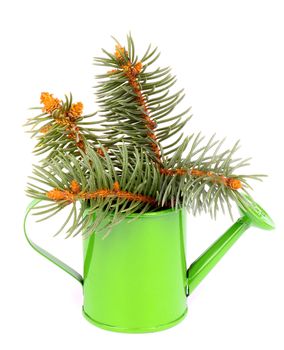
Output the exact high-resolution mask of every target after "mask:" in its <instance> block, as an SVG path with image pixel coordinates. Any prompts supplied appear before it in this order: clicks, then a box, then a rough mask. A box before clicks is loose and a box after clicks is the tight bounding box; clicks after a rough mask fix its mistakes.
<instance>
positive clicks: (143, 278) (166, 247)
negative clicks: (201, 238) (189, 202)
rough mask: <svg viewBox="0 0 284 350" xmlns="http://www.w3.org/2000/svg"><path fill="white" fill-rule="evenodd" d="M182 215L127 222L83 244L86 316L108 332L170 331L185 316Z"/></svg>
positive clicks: (161, 214)
mask: <svg viewBox="0 0 284 350" xmlns="http://www.w3.org/2000/svg"><path fill="white" fill-rule="evenodd" d="M185 220H186V214H185V211H184V210H182V209H180V210H178V211H174V210H165V211H161V212H156V213H154V212H153V213H146V214H144V215H143V216H142V217H140V218H138V219H137V220H135V221H132V222H128V221H129V218H128V219H126V220H123V221H122V222H121V223H120V224H118V225H116V226H114V228H113V230H112V231H111V233H110V234H109V235H108V236H107V238H105V239H102V238H100V236H97V235H91V236H90V237H88V238H87V239H85V240H83V251H84V284H83V289H84V306H83V313H84V315H85V317H86V318H87V319H88V320H89V321H91V322H93V323H94V324H96V325H98V326H100V327H102V328H106V329H111V330H117V331H122V332H123V331H125V332H147V331H156V330H161V329H164V328H168V327H170V326H172V325H174V324H176V323H178V322H179V321H180V320H182V319H183V318H184V316H185V315H186V312H187V305H186V289H187V277H186V271H187V265H186V257H185V239H186V222H185Z"/></svg>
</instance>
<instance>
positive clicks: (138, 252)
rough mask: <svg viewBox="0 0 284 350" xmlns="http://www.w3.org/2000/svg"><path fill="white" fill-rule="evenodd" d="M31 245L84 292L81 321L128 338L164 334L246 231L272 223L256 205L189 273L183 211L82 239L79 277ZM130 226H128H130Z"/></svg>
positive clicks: (160, 213)
mask: <svg viewBox="0 0 284 350" xmlns="http://www.w3.org/2000/svg"><path fill="white" fill-rule="evenodd" d="M38 202H39V201H38V200H35V201H33V202H32V203H31V204H30V205H29V206H28V209H27V212H26V216H25V219H24V232H25V235H26V238H27V240H28V242H29V244H30V245H31V246H32V247H33V248H34V249H35V250H36V251H37V252H39V253H40V254H42V255H43V256H44V257H46V258H47V259H49V260H50V261H51V262H53V263H54V264H56V265H57V266H59V267H60V268H61V269H63V270H64V271H66V272H67V273H69V274H70V275H71V276H72V277H74V278H75V279H76V280H78V281H79V282H80V283H81V284H82V286H83V293H84V303H83V314H84V316H85V318H86V319H87V320H88V321H90V322H91V323H93V324H95V325H96V326H98V327H101V328H104V329H107V330H112V331H117V332H127V333H143V332H154V331H158V330H163V329H166V328H169V327H172V326H174V325H175V324H177V323H179V322H180V321H181V320H182V319H183V318H184V317H185V315H186V313H187V296H188V295H189V294H191V293H192V291H193V290H194V289H195V288H196V287H197V286H198V284H199V283H200V282H201V281H202V280H203V279H204V277H205V276H206V275H207V274H208V273H209V272H210V271H211V269H212V268H213V267H214V266H215V265H216V264H217V262H218V261H219V260H220V259H221V258H222V257H223V256H224V254H225V253H226V252H227V251H228V250H229V249H230V248H231V246H232V245H233V244H234V243H235V242H236V241H237V240H238V239H239V237H240V236H241V235H242V234H243V233H244V232H245V231H246V230H247V228H248V227H250V226H256V227H259V228H263V229H267V230H270V229H272V228H274V224H273V221H272V220H271V219H270V217H269V216H268V215H267V213H266V212H265V211H264V210H263V209H262V208H261V207H260V206H259V205H257V204H256V203H255V202H253V201H252V202H251V206H250V207H249V208H248V210H247V211H246V212H242V211H241V213H242V217H241V218H240V219H239V220H237V221H236V222H235V223H234V224H233V225H232V226H231V227H230V228H229V229H228V230H227V231H226V232H225V233H224V234H223V235H222V236H221V237H220V238H219V239H217V240H216V241H215V242H214V243H213V244H212V245H211V246H210V247H209V248H208V249H207V250H206V251H205V252H204V253H203V254H202V255H201V256H200V257H198V258H197V259H196V260H195V261H194V262H193V263H192V264H191V265H190V266H189V268H187V263H186V248H185V247H186V218H187V216H186V210H185V209H178V210H175V209H167V210H162V211H158V212H149V213H144V214H142V215H140V216H139V218H136V220H133V218H134V217H135V215H137V214H131V215H129V216H128V217H126V218H125V219H124V220H123V221H122V222H120V223H119V224H118V225H116V226H114V227H113V228H112V231H111V233H110V234H109V235H108V236H107V237H106V238H105V239H104V238H103V237H102V236H100V235H97V234H96V233H94V234H92V235H90V236H89V237H88V238H86V239H83V256H84V271H83V276H81V274H79V273H78V272H76V271H75V270H73V269H72V268H71V267H69V266H68V265H66V264H65V263H64V262H62V261H61V260H59V259H58V258H56V257H54V256H53V255H52V254H50V253H49V252H47V251H46V250H44V249H43V248H41V247H39V246H38V245H37V244H36V243H34V242H33V241H32V240H31V239H30V238H29V235H28V233H27V229H26V221H27V217H28V214H29V212H30V211H31V209H32V208H33V207H35V206H36V205H37V203H38ZM129 220H130V222H129Z"/></svg>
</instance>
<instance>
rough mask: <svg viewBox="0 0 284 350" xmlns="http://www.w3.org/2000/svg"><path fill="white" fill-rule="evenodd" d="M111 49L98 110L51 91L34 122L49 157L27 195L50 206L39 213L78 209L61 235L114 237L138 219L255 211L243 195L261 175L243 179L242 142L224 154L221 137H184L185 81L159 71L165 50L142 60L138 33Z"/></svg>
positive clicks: (41, 151)
mask: <svg viewBox="0 0 284 350" xmlns="http://www.w3.org/2000/svg"><path fill="white" fill-rule="evenodd" d="M103 52H104V54H105V57H96V58H95V64H96V65H97V66H102V67H104V68H106V69H111V71H108V72H106V73H105V74H100V75H97V76H96V78H97V81H98V83H97V85H96V96H97V104H98V107H99V109H98V112H97V113H93V114H90V115H82V113H81V110H80V109H77V113H75V112H76V105H74V104H73V103H72V95H71V94H70V97H69V98H68V97H67V96H66V97H65V101H64V102H62V101H60V103H59V102H58V101H59V100H57V99H55V98H53V97H52V95H50V94H47V93H46V94H47V97H46V98H47V99H48V101H47V102H43V103H45V105H44V106H45V108H44V109H43V110H44V112H43V113H41V114H40V115H38V116H36V117H33V118H30V119H29V120H28V122H27V123H26V126H28V127H30V128H31V130H30V131H29V132H31V135H32V137H36V138H37V140H38V142H37V144H36V146H35V150H34V153H35V154H36V155H41V156H43V159H42V161H41V162H40V164H39V165H34V170H33V176H31V177H30V178H31V180H32V181H31V182H30V183H29V184H28V189H27V194H28V195H29V196H30V197H32V198H37V199H42V200H44V201H47V203H46V204H43V202H41V203H40V204H38V206H37V207H36V209H35V215H39V217H40V220H45V219H47V218H49V217H51V216H53V215H54V214H56V213H58V212H60V211H61V210H62V209H63V208H65V207H66V206H70V208H71V209H70V212H69V215H68V216H67V219H66V221H65V222H64V225H63V226H62V227H61V228H60V229H59V231H58V232H57V233H59V232H61V231H62V230H64V229H65V228H66V230H67V237H69V236H76V235H77V234H78V233H79V232H82V234H83V235H84V236H88V235H90V234H91V233H93V232H106V233H109V232H110V230H111V228H112V227H113V226H114V225H116V224H118V223H119V222H121V220H124V219H125V218H126V216H128V215H129V214H133V213H136V217H135V219H136V218H137V217H139V216H140V215H142V214H143V213H145V212H149V211H157V210H163V209H166V208H174V209H179V208H187V209H188V210H189V211H190V212H191V213H193V214H196V213H200V212H202V211H205V212H208V213H209V214H210V215H211V216H212V217H216V214H217V212H218V211H219V210H220V209H221V210H222V211H223V212H224V213H225V212H226V209H227V210H228V212H229V214H230V215H231V216H232V213H231V207H232V203H236V204H237V205H239V206H240V207H242V208H245V206H246V205H250V204H249V203H248V201H247V200H246V197H245V196H243V194H242V193H247V190H248V189H249V188H250V185H249V184H248V182H247V180H250V179H256V180H260V179H261V176H262V175H240V174H238V175H237V174H236V171H238V170H239V169H240V168H242V167H244V166H247V165H248V164H249V163H248V161H249V159H244V160H243V159H240V158H235V153H236V151H237V150H238V148H239V142H237V143H236V144H235V145H234V146H233V147H232V148H231V149H222V146H223V140H222V141H220V140H216V139H215V135H213V136H212V137H211V138H210V139H209V140H208V141H207V142H204V137H203V136H201V134H200V133H199V134H197V135H195V134H191V135H189V136H186V137H184V136H183V133H182V130H183V129H184V126H185V125H186V123H187V122H188V121H189V119H190V118H191V115H188V112H189V110H190V108H187V109H185V110H182V111H180V112H176V107H177V106H178V105H179V102H180V101H181V100H182V99H183V97H184V93H183V91H182V90H181V91H176V92H173V93H171V88H172V86H173V85H174V83H175V80H176V79H175V77H174V76H172V75H171V72H170V68H168V67H166V68H152V66H153V64H154V62H156V60H157V58H158V57H159V53H157V48H154V49H151V46H149V47H148V49H147V50H146V52H145V53H144V55H143V56H142V58H141V60H139V59H138V56H137V55H136V52H135V47H134V43H133V39H132V37H131V36H130V35H129V36H128V37H127V47H126V48H124V47H123V46H122V45H120V44H119V43H118V42H117V46H116V51H115V54H112V53H109V52H107V51H105V50H103ZM77 107H78V106H77ZM74 110H75V112H74ZM72 111H73V112H72ZM78 111H79V112H80V113H79V112H78ZM72 113H73V114H72ZM93 117H95V119H94V118H93ZM89 118H93V119H89ZM43 131H44V132H43ZM74 180H75V183H76V185H77V186H78V187H79V190H78V191H75V190H72V181H74ZM234 181H235V182H234ZM54 190H56V191H54Z"/></svg>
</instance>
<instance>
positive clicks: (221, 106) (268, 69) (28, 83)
mask: <svg viewBox="0 0 284 350" xmlns="http://www.w3.org/2000/svg"><path fill="white" fill-rule="evenodd" d="M282 6H283V2H282V1H274V0H270V1H260V0H259V1H250V0H246V1H219V0H215V1H178V0H176V1H169V2H168V1H147V0H144V1H134V0H133V1H95V0H93V1H84V0H81V1H72V0H69V1H52V0H50V1H31V0H25V1H12V0H10V1H9V2H8V1H7V2H2V3H1V5H0V16H1V20H0V33H1V34H0V35H1V54H0V61H1V64H0V84H1V86H0V87H1V95H0V96H1V104H0V109H1V116H0V118H1V119H0V120H1V121H0V134H1V137H0V142H1V172H0V176H1V182H0V184H1V186H0V193H1V198H2V200H1V235H0V240H1V242H0V247H1V248H0V249H1V250H0V252H1V253H0V263H1V265H0V266H1V289H0V293H1V298H0V303H1V305H0V318H1V337H0V347H1V348H2V349H16V348H20V347H21V348H28V349H67V348H68V349H79V348H80V349H81V348H85V349H112V348H116V349H124V350H125V349H133V348H135V349H152V348H153V349H154V348H155V349H157V348H169V349H170V348H190V349H195V350H198V349H208V348H210V349H218V350H221V349H231V350H233V349H249V348H250V349H258V350H260V349H275V350H278V349H279V350H280V349H283V348H284V339H283V338H284V333H283V327H284V303H283V296H284V283H283V267H284V257H283V256H284V254H283V215H284V212H283V196H284V193H283V186H284V182H283V172H284V168H283V112H284V103H283V102H284V101H283V92H284V91H283V90H284V68H283V67H284V49H283V34H284V21H283V18H284V10H283V7H282ZM129 30H131V31H132V34H133V36H134V39H135V41H136V44H137V50H138V52H140V53H143V51H144V50H145V49H146V47H147V45H148V43H149V42H151V43H153V44H154V45H158V46H159V49H160V51H161V52H162V56H161V59H160V62H159V64H160V65H161V66H163V65H170V66H171V67H172V68H173V72H174V73H175V74H176V75H177V77H178V85H179V86H182V87H184V88H185V91H186V94H187V96H186V99H185V102H184V106H186V105H191V106H192V107H193V109H192V111H193V114H194V118H193V119H192V121H191V122H190V124H189V127H188V130H187V131H188V133H189V132H192V131H196V132H197V131H199V130H202V131H203V133H204V134H206V135H208V136H210V135H211V134H212V133H214V132H216V133H217V136H218V137H220V138H223V137H224V136H227V145H228V146H231V145H232V144H233V143H234V142H235V141H236V140H237V139H238V138H241V141H242V142H241V143H242V149H241V150H240V152H239V155H241V156H245V157H247V156H252V157H253V161H252V164H251V167H250V168H248V169H247V170H246V171H247V172H249V173H266V174H268V175H269V177H268V178H267V179H265V181H264V182H263V183H258V182H257V183H255V184H253V185H254V188H255V191H254V193H253V196H254V198H255V200H256V201H257V202H259V203H260V204H261V205H262V206H263V207H264V208H265V209H266V210H267V211H268V212H269V213H270V214H271V216H272V217H273V219H274V221H275V222H276V226H277V229H276V230H274V231H269V232H268V231H261V230H258V229H250V230H249V231H248V232H247V233H246V234H245V235H244V236H243V237H242V238H241V239H240V241H238V242H237V244H236V246H234V247H233V248H232V250H231V251H230V252H229V254H228V255H226V257H224V259H223V260H222V261H221V262H220V263H219V264H218V266H217V267H216V268H215V269H214V270H213V271H212V272H211V273H210V275H209V276H208V277H207V278H206V280H204V282H202V284H201V285H200V286H199V287H198V288H197V289H196V291H195V292H194V294H193V295H192V296H191V298H190V299H189V300H188V304H189V313H188V315H187V317H186V319H185V320H184V321H183V322H182V323H180V324H179V325H177V326H175V327H173V328H171V329H168V330H165V331H162V332H158V333H149V334H138V335H137V334H136V335H135V334H134V335H133V334H119V333H112V332H109V331H104V330H101V329H99V328H96V327H95V326H92V325H91V324H89V323H88V322H87V321H85V320H84V319H83V316H82V315H81V305H82V296H81V288H80V285H79V284H78V283H77V282H76V281H75V280H73V279H72V278H70V277H69V276H68V275H67V274H65V273H64V272H63V271H61V270H60V269H58V268H57V267H56V266H53V265H52V264H51V263H49V262H48V261H47V260H45V259H44V258H42V257H41V256H39V255H37V254H36V253H35V252H34V251H33V250H32V249H31V248H30V247H29V246H28V244H27V243H26V241H25V239H24V235H23V230H22V219H23V215H24V211H25V207H26V205H27V204H28V202H29V199H28V198H26V197H25V194H24V189H25V184H26V181H27V176H28V175H29V174H30V173H31V164H32V162H35V161H36V160H35V158H34V157H33V156H32V154H31V151H32V147H33V145H34V143H33V142H32V141H30V140H29V138H28V136H27V135H26V134H24V131H23V128H22V124H23V123H24V122H25V120H26V118H27V117H28V116H31V115H32V112H31V111H29V110H28V108H29V107H31V106H37V105H39V95H40V92H41V91H50V92H53V93H54V94H55V95H56V96H58V97H60V98H62V97H63V94H64V93H69V91H72V93H73V95H74V98H75V100H77V101H82V102H83V103H84V105H85V107H86V108H85V110H86V112H92V111H93V110H95V109H96V106H95V98H94V89H93V88H92V86H93V85H94V78H93V76H94V74H95V73H96V69H95V67H94V66H93V65H92V57H93V56H98V55H100V54H101V52H100V48H101V47H104V48H106V49H107V50H109V51H111V50H113V45H114V43H113V41H112V39H111V38H110V35H114V36H116V37H117V38H118V39H119V40H120V41H122V42H123V40H124V38H125V36H126V34H127V33H128V31H129ZM230 224H231V221H230V219H229V218H228V217H224V216H223V215H222V214H221V215H219V218H218V220H217V221H212V220H211V219H210V218H208V217H207V216H206V215H203V216H200V217H198V218H190V220H189V227H188V247H187V258H188V264H189V263H190V261H192V260H193V259H194V258H196V257H197V256H198V255H199V254H200V253H201V252H202V251H203V250H204V249H205V248H206V247H207V246H208V245H209V244H210V243H211V242H212V241H213V240H214V239H216V238H217V237H218V236H219V235H220V234H221V233H222V232H224V230H225V229H226V228H227V227H228V226H229V225H230ZM30 226H31V229H30V230H31V231H32V233H31V234H32V236H33V237H34V239H35V240H36V241H37V242H41V244H43V245H44V246H45V247H48V248H49V249H50V250H51V251H53V252H55V253H56V254H57V255H59V256H60V257H62V259H64V260H65V261H67V262H69V263H70V264H72V266H74V267H76V268H77V269H81V267H82V266H81V259H82V256H81V242H80V238H78V239H73V240H72V239H70V240H68V241H65V240H64V239H63V238H62V237H58V238H52V237H51V234H50V232H49V229H51V226H52V224H51V223H47V224H45V225H39V224H34V223H31V224H30ZM2 343H4V344H2Z"/></svg>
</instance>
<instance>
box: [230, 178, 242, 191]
mask: <svg viewBox="0 0 284 350" xmlns="http://www.w3.org/2000/svg"><path fill="white" fill-rule="evenodd" d="M227 186H228V187H230V188H231V189H232V190H238V189H240V188H242V183H241V181H240V180H238V179H233V178H228V179H227Z"/></svg>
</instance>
